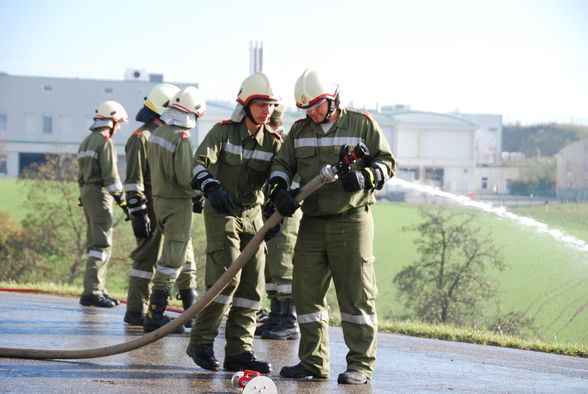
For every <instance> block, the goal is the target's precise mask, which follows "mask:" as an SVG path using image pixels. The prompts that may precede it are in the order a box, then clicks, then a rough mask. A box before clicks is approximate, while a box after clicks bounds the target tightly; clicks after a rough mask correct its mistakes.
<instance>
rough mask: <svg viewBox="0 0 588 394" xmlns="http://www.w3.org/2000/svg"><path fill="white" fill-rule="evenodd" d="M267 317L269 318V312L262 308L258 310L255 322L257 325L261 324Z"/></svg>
mask: <svg viewBox="0 0 588 394" xmlns="http://www.w3.org/2000/svg"><path fill="white" fill-rule="evenodd" d="M268 316H269V312H268V311H266V310H265V309H263V308H262V309H260V310H258V311H257V313H256V314H255V321H256V322H257V323H263V322H264V321H266V320H267V318H268Z"/></svg>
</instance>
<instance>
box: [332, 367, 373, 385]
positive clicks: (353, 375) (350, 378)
mask: <svg viewBox="0 0 588 394" xmlns="http://www.w3.org/2000/svg"><path fill="white" fill-rule="evenodd" d="M367 382H369V379H368V378H367V376H365V375H364V374H362V373H361V372H359V371H354V370H352V369H348V370H347V371H345V372H343V373H340V374H339V377H338V378H337V383H339V384H366V383H367Z"/></svg>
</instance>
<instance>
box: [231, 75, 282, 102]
mask: <svg viewBox="0 0 588 394" xmlns="http://www.w3.org/2000/svg"><path fill="white" fill-rule="evenodd" d="M252 100H261V101H267V102H271V103H277V102H278V101H280V98H279V97H278V96H276V95H274V90H273V89H272V86H271V84H270V81H269V79H268V77H267V76H266V75H265V74H264V73H262V72H256V73H255V74H252V75H250V76H248V77H247V78H245V80H244V81H243V83H242V84H241V88H240V89H239V93H238V94H237V102H238V103H240V104H242V105H243V106H244V107H246V106H247V104H249V103H250V102H251V101H252Z"/></svg>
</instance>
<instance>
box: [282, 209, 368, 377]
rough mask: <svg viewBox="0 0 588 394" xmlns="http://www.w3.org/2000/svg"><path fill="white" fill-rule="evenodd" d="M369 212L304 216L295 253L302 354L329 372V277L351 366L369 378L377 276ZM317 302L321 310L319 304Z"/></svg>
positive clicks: (306, 362)
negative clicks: (324, 216)
mask: <svg viewBox="0 0 588 394" xmlns="http://www.w3.org/2000/svg"><path fill="white" fill-rule="evenodd" d="M373 232H374V228H373V220H372V215H371V212H369V211H364V210H362V211H361V212H358V213H354V214H351V215H349V216H341V217H337V218H330V219H324V218H323V219H319V218H311V217H307V216H305V217H303V219H302V222H301V224H300V232H299V233H298V242H297V244H296V249H295V254H294V289H293V298H294V302H295V305H296V311H297V312H298V323H299V324H300V332H301V339H300V346H299V349H298V356H299V357H300V360H301V362H302V364H303V365H304V366H305V367H306V368H307V369H309V370H310V371H312V372H314V373H315V374H317V375H320V376H328V375H329V338H328V316H327V309H328V308H327V303H326V294H327V291H328V289H329V284H330V281H331V278H332V279H333V283H334V285H335V290H336V292H337V301H338V304H339V309H340V311H341V320H342V322H341V326H342V329H343V336H344V338H345V343H346V344H347V346H348V348H349V352H348V353H347V357H346V360H347V368H348V369H353V370H356V371H360V372H362V373H364V374H365V375H366V376H368V377H369V378H371V376H372V374H373V371H374V367H375V361H376V337H377V335H376V334H377V324H376V303H375V298H376V296H377V288H376V280H375V273H374V264H373V261H374V258H373ZM317 306H318V308H317Z"/></svg>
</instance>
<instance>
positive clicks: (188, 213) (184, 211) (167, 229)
mask: <svg viewBox="0 0 588 394" xmlns="http://www.w3.org/2000/svg"><path fill="white" fill-rule="evenodd" d="M154 207H155V216H156V217H157V225H158V227H159V230H160V231H161V233H162V235H163V248H162V251H161V257H160V258H159V261H158V263H157V268H156V270H155V276H154V277H153V289H154V290H163V291H168V292H169V291H171V288H172V286H173V285H174V283H176V280H177V287H178V289H191V288H195V287H196V263H195V262H194V251H193V249H192V238H191V236H190V231H191V229H192V200H191V199H190V198H187V199H180V198H162V197H155V199H154Z"/></svg>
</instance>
